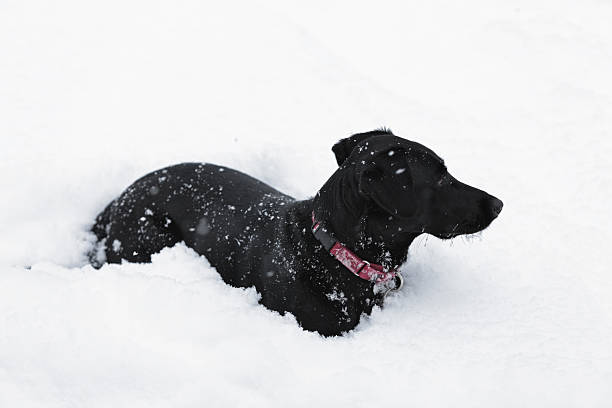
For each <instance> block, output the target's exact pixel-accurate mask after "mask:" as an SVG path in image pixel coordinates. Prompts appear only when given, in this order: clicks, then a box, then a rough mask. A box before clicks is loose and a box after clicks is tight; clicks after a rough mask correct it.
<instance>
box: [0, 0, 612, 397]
mask: <svg viewBox="0 0 612 408" xmlns="http://www.w3.org/2000/svg"><path fill="white" fill-rule="evenodd" d="M611 19H612V5H611V4H610V3H609V2H605V1H596V0H585V1H582V2H579V3H577V2H570V1H554V2H553V1H552V0H539V1H525V0H519V1H517V2H512V3H508V2H503V1H500V0H494V1H484V0H471V1H469V2H454V3H453V2H448V1H444V0H432V1H429V2H415V1H402V2H399V1H388V0H383V1H379V2H376V4H375V5H373V4H372V5H366V4H365V3H364V4H361V3H359V2H347V1H329V0H327V1H319V0H315V1H311V2H308V3H304V2H297V1H294V0H284V1H279V0H271V1H268V2H230V3H224V4H220V3H219V4H217V3H215V4H214V5H213V4H212V3H210V4H209V3H206V2H197V1H190V0H186V1H183V2H169V1H159V2H144V1H142V0H122V1H117V0H110V1H107V2H103V3H99V4H94V3H91V2H77V1H74V0H62V1H58V2H43V1H38V0H31V1H14V0H6V1H4V2H2V3H1V4H0V51H1V54H2V59H1V60H0V140H1V142H2V148H1V150H0V191H2V193H3V194H2V201H1V202H0V406H2V407H4V406H15V407H43V406H44V407H82V406H87V407H117V406H130V407H140V406H143V407H145V406H146V407H158V406H159V407H162V406H163V407H167V406H172V407H189V406H207V407H220V406H266V407H270V406H283V407H284V406H296V407H301V406H308V407H312V406H357V407H359V406H388V407H394V406H398V407H399V406H431V407H445V406H450V405H453V406H470V407H490V406H538V407H547V406H550V407H553V406H554V407H562V406H563V407H585V406H589V407H598V406H600V407H604V406H608V405H609V401H610V398H612V391H610V387H609V384H610V383H612V347H611V340H610V339H611V338H612V274H611V273H610V266H611V265H612V264H611V262H610V251H609V242H610V241H611V238H612V236H611V235H612V233H611V231H612V228H611V225H610V209H609V203H610V202H611V200H612V171H611V170H612V165H611V164H610V157H612V139H611V138H610V136H611V135H610V133H611V129H612V81H611V79H610V72H612V52H611V51H610V50H612V28H610V24H609V22H610V21H611ZM383 125H384V126H390V127H391V128H392V129H393V131H394V132H395V133H396V134H398V135H400V136H403V137H405V138H408V139H413V140H415V141H418V142H419V143H422V144H424V145H426V146H428V147H430V148H432V149H433V150H434V151H436V153H438V154H439V155H440V156H442V157H443V158H444V159H445V162H446V163H447V165H448V168H449V170H450V171H451V173H452V174H454V175H455V176H456V177H457V178H458V179H460V180H462V181H465V182H467V183H469V184H472V185H475V186H477V187H481V188H483V189H485V190H487V191H489V192H490V193H492V194H494V195H496V196H498V197H499V198H501V199H502V200H503V201H504V204H505V205H504V210H503V212H502V214H501V216H500V218H499V219H498V220H496V221H495V222H494V223H493V225H492V226H491V227H490V228H489V229H488V230H487V231H485V232H484V233H483V234H482V235H480V237H479V238H474V239H464V238H457V239H454V240H452V241H450V242H448V241H440V240H438V239H436V238H434V237H426V236H423V237H421V238H419V239H418V240H417V242H415V244H414V245H413V247H412V248H411V252H410V258H409V261H408V262H407V264H406V265H404V266H403V268H402V273H403V275H404V278H405V286H404V288H403V289H402V290H401V291H400V292H399V293H397V294H394V295H392V296H391V297H390V298H389V299H388V301H387V304H386V307H385V308H384V309H383V310H375V312H374V313H373V315H372V316H371V317H369V318H366V319H364V321H363V322H362V323H361V324H360V325H359V326H358V328H357V329H356V330H355V331H353V332H351V333H350V334H348V335H347V336H345V337H342V338H331V339H324V338H321V337H319V336H317V335H316V334H313V333H308V332H304V331H302V330H301V329H300V328H299V327H297V325H296V324H295V321H294V320H293V318H292V317H290V316H285V317H282V316H279V315H278V314H275V313H273V312H271V311H269V310H267V309H265V308H263V307H261V306H259V305H258V304H257V293H256V292H255V291H253V290H252V289H247V290H242V289H236V288H231V287H229V286H227V285H225V284H223V282H222V281H221V280H220V279H219V277H218V276H217V275H216V273H215V271H214V270H212V269H211V268H210V267H209V265H208V264H207V261H206V259H205V258H202V257H198V256H197V255H196V254H195V253H193V252H192V251H191V250H190V249H188V248H185V247H184V246H181V245H178V246H176V247H174V248H171V249H166V250H164V251H162V252H161V253H160V254H159V255H157V256H155V257H154V259H153V262H152V263H151V264H143V265H138V264H123V265H106V266H104V267H103V268H102V269H100V270H94V269H93V268H91V267H90V266H88V265H87V264H86V261H85V258H84V253H85V252H86V251H87V249H88V248H90V246H91V236H90V235H89V234H88V232H87V231H88V227H89V225H90V224H91V223H92V222H93V219H94V218H95V216H96V215H97V214H98V212H99V211H101V210H102V209H103V207H104V206H105V205H106V204H107V203H108V202H109V200H111V199H112V198H113V197H115V196H116V195H117V194H118V193H120V192H121V191H122V190H123V189H124V188H125V187H127V186H128V185H129V184H130V183H131V182H132V181H134V180H135V179H137V178H138V177H140V176H142V175H144V174H146V173H147V172H149V171H151V170H154V169H157V168H160V167H163V166H165V165H169V164H173V163H178V162H182V161H206V162H212V163H218V164H220V165H223V166H227V167H231V168H236V169H239V170H242V171H245V172H247V173H249V174H251V175H253V176H255V177H258V178H260V179H261V180H263V181H265V182H267V183H269V184H271V185H273V186H275V187H277V188H279V189H280V190H281V191H283V192H286V193H288V194H291V195H294V196H296V197H299V198H305V197H308V196H311V195H313V194H314V193H315V192H316V191H317V189H318V188H319V187H320V186H321V185H322V184H323V182H324V181H325V180H326V179H327V177H329V175H330V174H331V173H332V172H333V170H334V168H335V166H336V163H335V160H334V157H333V154H332V152H331V150H330V149H331V146H332V145H333V143H335V142H336V141H337V140H338V139H340V138H341V137H345V136H348V135H350V134H351V133H355V132H359V131H367V130H372V129H374V128H377V127H380V126H383ZM206 227H207V226H206V225H204V226H202V228H206ZM118 245H120V243H118ZM339 296H341V294H339Z"/></svg>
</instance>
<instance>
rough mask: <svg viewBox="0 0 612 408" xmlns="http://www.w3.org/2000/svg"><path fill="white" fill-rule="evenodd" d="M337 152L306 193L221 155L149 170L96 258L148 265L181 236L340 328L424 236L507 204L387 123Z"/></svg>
mask: <svg viewBox="0 0 612 408" xmlns="http://www.w3.org/2000/svg"><path fill="white" fill-rule="evenodd" d="M333 151H334V153H335V155H336V160H337V161H338V165H339V166H340V167H339V168H338V170H337V171H336V172H335V173H334V174H333V175H332V176H331V178H330V179H329V180H328V181H327V182H326V183H325V185H323V187H322V188H321V189H320V190H319V192H318V193H317V194H316V195H315V197H314V198H313V199H310V200H304V201H295V200H294V199H293V198H291V197H289V196H287V195H285V194H283V193H280V192H279V191H277V190H275V189H274V188H272V187H270V186H268V185H266V184H264V183H262V182H260V181H258V180H255V179H253V178H252V177H250V176H247V175H245V174H243V173H240V172H238V171H235V170H231V169H228V168H223V167H219V166H215V165H212V164H200V163H184V164H179V165H176V166H172V167H167V168H165V169H162V170H158V171H155V172H153V173H150V174H148V175H146V176H144V177H143V178H141V179H139V180H138V181H136V182H135V183H134V184H132V185H131V186H130V187H129V188H128V189H127V190H126V191H125V192H123V194H121V196H119V197H118V198H117V199H116V200H114V201H112V202H111V203H110V204H109V205H108V206H107V207H106V209H105V210H104V211H103V212H102V213H101V214H100V215H99V216H98V217H97V219H96V223H95V225H94V226H93V229H92V230H93V232H94V233H95V234H96V236H97V238H98V240H99V244H98V250H97V253H92V256H91V259H92V263H93V264H94V265H95V266H100V265H101V263H102V262H103V261H102V258H104V256H105V258H106V259H105V260H106V262H114V263H118V262H121V260H122V259H125V260H127V261H131V262H148V261H150V259H151V254H154V253H156V252H159V251H160V250H161V249H162V248H164V247H168V246H172V245H174V244H176V243H177V242H181V241H183V242H185V244H186V245H187V246H189V247H191V248H193V249H194V250H195V251H196V252H198V253H199V254H202V255H205V256H206V258H207V259H208V260H209V262H210V264H211V265H212V266H214V267H215V268H216V269H217V271H218V272H219V274H221V277H222V278H223V280H224V281H225V282H227V283H228V284H230V285H232V286H238V287H250V286H255V288H256V289H257V291H258V292H259V293H260V294H261V301H260V302H261V303H262V304H263V305H265V306H266V307H268V308H269V309H272V310H276V311H278V312H280V313H285V312H290V313H292V314H293V315H294V316H295V317H296V319H297V321H298V322H299V324H300V325H301V326H302V327H303V328H304V329H306V330H312V331H317V332H319V333H321V334H323V335H326V336H328V335H339V334H342V333H343V332H346V331H348V330H351V329H353V328H354V327H355V326H356V325H357V324H358V323H359V319H360V316H361V315H362V313H370V312H371V310H372V307H373V306H374V305H375V304H380V303H381V302H382V299H383V297H384V295H385V293H386V292H387V291H388V290H389V289H394V288H397V286H398V285H399V279H400V278H399V275H398V274H397V273H396V272H395V269H396V268H398V267H399V266H400V265H401V264H402V263H403V262H404V261H405V260H406V257H407V253H408V247H409V246H410V243H411V242H412V241H413V240H414V239H415V238H416V237H417V236H418V235H420V234H422V233H429V234H432V235H435V236H436V237H439V238H444V239H447V238H453V237H456V236H458V235H461V234H471V233H475V232H478V231H481V230H482V229H484V228H486V227H487V226H488V225H489V224H490V223H491V221H493V219H495V218H496V217H497V216H498V215H499V213H500V211H501V209H502V206H503V204H502V202H501V201H500V200H498V199H497V198H495V197H493V196H490V195H489V194H487V193H485V192H483V191H481V190H478V189H476V188H474V187H470V186H468V185H466V184H463V183H461V182H459V181H458V180H456V179H455V178H453V177H452V176H451V175H450V174H449V173H448V171H447V169H446V167H445V166H444V162H443V161H442V159H441V158H440V157H438V156H437V155H436V154H435V153H434V152H432V151H431V150H430V149H428V148H426V147H424V146H422V145H420V144H418V143H415V142H411V141H408V140H405V139H402V138H399V137H397V136H395V135H393V134H392V133H391V132H390V131H388V130H385V129H383V130H376V131H372V132H367V133H361V134H356V135H354V136H351V137H349V138H347V139H343V140H341V141H340V142H338V143H337V144H336V145H334V147H333ZM352 251H354V252H352ZM355 254H358V255H359V256H357V255H355ZM96 255H97V256H96ZM362 259H363V260H362ZM365 260H367V261H370V262H372V264H370V263H369V262H367V261H365ZM374 263H375V264H374Z"/></svg>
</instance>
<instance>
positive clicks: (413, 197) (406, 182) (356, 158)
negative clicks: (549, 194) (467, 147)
mask: <svg viewBox="0 0 612 408" xmlns="http://www.w3.org/2000/svg"><path fill="white" fill-rule="evenodd" d="M332 150H333V152H334V154H335V155H336V160H337V162H338V165H339V166H340V168H341V169H342V170H343V171H349V172H352V173H353V174H354V176H355V180H356V183H355V184H356V188H357V189H358V194H359V197H361V198H362V199H364V200H365V201H366V203H367V204H368V208H369V215H368V216H369V217H370V218H372V217H374V218H378V220H377V222H375V223H374V224H377V225H379V226H380V228H384V229H385V230H389V229H390V228H391V226H390V221H393V227H394V228H393V229H399V230H402V228H403V229H404V232H406V233H417V234H418V233H421V232H425V233H429V234H432V235H434V236H436V237H438V238H444V239H447V238H453V237H456V236H458V235H463V234H473V233H476V232H479V231H481V230H483V229H485V228H486V227H487V226H488V225H489V224H490V223H491V222H492V221H493V220H494V219H495V218H496V217H497V216H498V215H499V213H500V212H501V210H502V207H503V203H502V202H501V200H499V199H497V198H495V197H493V196H492V195H489V194H487V193H486V192H484V191H482V190H479V189H477V188H474V187H471V186H469V185H467V184H464V183H462V182H460V181H459V180H457V179H455V178H454V177H453V176H452V175H451V174H450V173H449V172H448V169H447V168H446V166H445V165H444V161H443V160H442V159H441V158H440V157H439V156H438V155H437V154H435V153H434V152H433V151H432V150H430V149H428V148H427V147H425V146H423V145H420V144H418V143H415V142H412V141H409V140H405V139H402V138H400V137H397V136H395V135H394V134H393V133H391V131H389V130H386V129H383V130H376V131H372V132H367V133H360V134H356V135H353V136H351V137H348V138H346V139H343V140H340V141H339V142H338V143H336V144H335V145H334V147H333V149H332ZM381 232H382V231H381Z"/></svg>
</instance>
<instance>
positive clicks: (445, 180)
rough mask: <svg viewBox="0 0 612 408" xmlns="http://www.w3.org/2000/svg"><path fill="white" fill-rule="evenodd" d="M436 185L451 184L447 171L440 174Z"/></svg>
mask: <svg viewBox="0 0 612 408" xmlns="http://www.w3.org/2000/svg"><path fill="white" fill-rule="evenodd" d="M437 184H438V187H442V186H447V185H451V184H453V182H452V180H451V178H450V177H449V176H448V173H444V174H442V176H441V177H440V179H439V180H438V183H437Z"/></svg>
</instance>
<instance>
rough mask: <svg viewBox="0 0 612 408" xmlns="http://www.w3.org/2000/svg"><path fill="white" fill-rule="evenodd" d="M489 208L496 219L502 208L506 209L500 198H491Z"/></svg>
mask: <svg viewBox="0 0 612 408" xmlns="http://www.w3.org/2000/svg"><path fill="white" fill-rule="evenodd" d="M489 208H490V209H491V214H493V216H494V217H497V216H498V215H499V213H500V212H501V210H502V208H504V203H503V202H502V200H500V199H499V198H496V197H491V198H490V200H489Z"/></svg>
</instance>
